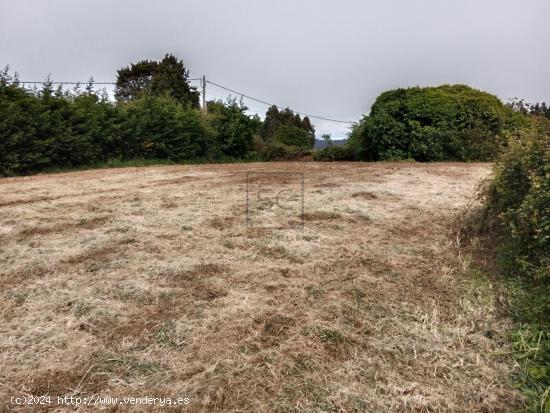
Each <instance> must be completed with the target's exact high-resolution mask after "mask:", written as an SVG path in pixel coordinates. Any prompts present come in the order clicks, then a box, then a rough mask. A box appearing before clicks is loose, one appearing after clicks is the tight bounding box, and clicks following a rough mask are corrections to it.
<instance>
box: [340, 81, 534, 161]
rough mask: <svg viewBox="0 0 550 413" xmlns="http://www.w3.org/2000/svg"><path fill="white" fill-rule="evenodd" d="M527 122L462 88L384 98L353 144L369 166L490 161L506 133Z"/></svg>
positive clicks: (429, 89)
mask: <svg viewBox="0 0 550 413" xmlns="http://www.w3.org/2000/svg"><path fill="white" fill-rule="evenodd" d="M524 123H525V119H524V118H523V117H522V116H521V115H519V114H517V113H514V112H513V111H512V110H511V109H510V108H508V107H506V106H505V105H503V104H502V102H500V100H499V99H498V98H497V97H496V96H493V95H490V94H488V93H485V92H481V91H478V90H475V89H472V88H470V87H468V86H463V85H444V86H439V87H427V88H420V87H414V88H409V89H396V90H391V91H388V92H384V93H382V94H381V95H380V96H379V97H378V98H377V99H376V102H375V103H374V105H373V106H372V109H371V112H370V115H369V116H366V117H364V118H363V119H362V120H361V121H360V122H359V123H358V124H356V125H354V127H353V128H352V132H351V135H350V140H351V141H352V142H355V143H359V145H360V147H361V151H360V152H361V155H362V157H363V158H364V159H367V160H374V161H377V160H395V159H415V160H418V161H439V160H448V159H451V160H490V159H493V158H494V157H495V156H496V155H497V153H498V151H499V149H500V148H501V146H502V145H503V143H504V142H505V139H504V132H505V130H506V129H507V128H510V129H511V128H514V127H519V126H521V125H522V124H524Z"/></svg>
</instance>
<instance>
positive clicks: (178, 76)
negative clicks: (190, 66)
mask: <svg viewBox="0 0 550 413" xmlns="http://www.w3.org/2000/svg"><path fill="white" fill-rule="evenodd" d="M188 79H189V71H188V70H186V69H185V66H184V64H183V61H181V60H178V59H177V58H176V57H174V56H173V55H171V54H167V55H165V56H164V58H163V59H162V60H161V61H159V62H157V61H154V60H141V61H139V62H137V63H132V64H131V65H130V66H127V67H123V68H122V69H120V70H119V71H118V72H117V81H116V89H115V98H116V99H117V101H119V102H129V101H132V100H135V99H139V98H140V97H142V96H144V95H145V94H148V95H152V96H161V95H168V96H170V97H172V98H173V99H174V100H176V101H177V102H179V103H181V104H182V105H184V106H191V107H194V108H198V107H199V93H198V92H197V90H196V89H195V88H194V87H191V86H190V85H189V83H188Z"/></svg>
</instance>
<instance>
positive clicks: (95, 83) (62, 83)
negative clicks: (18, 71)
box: [16, 78, 201, 85]
mask: <svg viewBox="0 0 550 413" xmlns="http://www.w3.org/2000/svg"><path fill="white" fill-rule="evenodd" d="M186 80H188V81H189V80H201V79H200V78H193V79H186ZM16 82H17V83H21V84H31V85H32V84H38V83H51V84H52V85H87V84H89V83H91V84H92V85H116V82H96V81H92V82H90V81H85V82H54V81H50V82H48V81H47V80H40V81H35V82H33V81H29V80H27V81H21V80H16Z"/></svg>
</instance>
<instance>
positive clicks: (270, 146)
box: [261, 142, 311, 161]
mask: <svg viewBox="0 0 550 413" xmlns="http://www.w3.org/2000/svg"><path fill="white" fill-rule="evenodd" d="M310 153H311V151H310V150H306V149H304V148H299V147H297V146H288V145H284V144H282V143H279V142H270V143H267V144H265V145H264V148H263V151H262V152H261V158H262V159H263V160H264V161H290V160H295V159H300V158H302V157H304V156H306V155H309V154H310Z"/></svg>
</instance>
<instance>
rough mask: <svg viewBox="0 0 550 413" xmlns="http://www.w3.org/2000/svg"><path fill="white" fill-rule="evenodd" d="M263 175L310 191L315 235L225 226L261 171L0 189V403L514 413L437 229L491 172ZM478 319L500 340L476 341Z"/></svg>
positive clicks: (498, 345)
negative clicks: (177, 401) (100, 399)
mask: <svg viewBox="0 0 550 413" xmlns="http://www.w3.org/2000/svg"><path fill="white" fill-rule="evenodd" d="M277 168H278V169H280V170H285V171H289V172H303V173H304V174H305V179H306V182H307V184H308V188H310V189H311V188H319V190H318V191H315V190H307V191H306V197H305V208H306V211H308V212H307V213H306V214H304V216H303V217H302V219H303V220H304V221H308V222H312V223H313V224H311V225H304V227H303V228H302V227H301V226H299V228H283V229H271V230H269V229H263V228H247V231H245V223H244V217H241V216H239V215H236V214H235V213H234V212H232V211H234V210H235V207H238V210H242V211H243V212H244V206H243V203H244V200H245V199H246V198H245V196H246V185H245V183H246V178H245V177H246V172H247V171H250V170H256V171H265V172H271V171H272V169H273V164H262V163H256V164H246V165H241V164H227V165H200V166H182V165H176V166H154V167H146V168H124V169H117V170H108V169H107V170H98V171H88V172H85V173H83V172H75V173H70V174H57V175H42V176H36V177H28V178H24V179H23V178H9V179H6V180H0V181H1V182H0V199H2V202H3V205H4V206H6V205H9V208H6V209H4V210H3V212H4V213H3V214H1V215H0V230H1V234H2V241H3V242H2V245H1V246H0V262H2V267H1V268H0V283H1V284H2V285H1V286H2V288H3V293H2V294H0V310H1V311H0V312H1V317H2V322H1V323H0V398H2V399H5V398H6V397H8V396H9V395H11V394H12V393H13V392H14V391H15V390H17V391H25V392H33V393H34V394H52V395H55V394H56V393H57V394H70V393H72V392H74V391H77V392H78V394H79V395H82V396H83V395H91V394H100V395H113V396H119V397H121V396H138V395H157V394H158V395H163V396H171V397H176V396H179V395H184V396H185V397H189V398H190V400H191V405H190V406H189V407H188V408H186V409H187V410H186V411H189V412H201V411H224V412H226V411H234V412H236V411H247V412H272V411H274V412H288V411H296V412H299V411H300V412H306V411H309V412H324V411H334V412H336V411H349V412H365V411H372V412H379V411H380V412H383V411H384V412H385V411H392V412H393V411H396V412H405V411H419V412H439V411H441V412H443V411H449V412H462V411H485V412H499V411H509V410H511V409H514V408H516V407H518V408H519V407H521V402H520V397H519V396H518V392H517V390H515V388H514V387H513V386H512V385H511V383H510V380H509V376H508V374H509V373H510V371H511V370H512V368H513V366H510V365H509V364H508V362H507V360H505V359H503V358H499V357H494V356H493V355H494V354H495V353H500V352H506V351H508V348H507V345H506V339H505V337H506V320H504V319H503V318H502V315H501V314H500V313H499V312H498V308H497V307H496V304H495V303H496V297H494V296H493V295H492V294H493V290H492V289H476V290H475V294H474V293H471V292H470V291H469V289H468V288H467V285H468V283H467V281H466V280H465V277H464V275H463V274H464V269H465V268H467V260H465V259H464V257H458V258H457V257H456V254H455V253H454V251H455V250H454V249H453V248H452V245H453V243H456V239H454V238H452V237H451V234H450V232H449V231H447V225H448V223H449V222H450V221H451V220H452V217H453V214H454V212H453V211H456V210H457V209H460V208H463V207H465V206H466V205H467V204H468V199H469V196H470V195H471V194H472V193H473V192H474V191H475V188H476V186H477V185H478V182H479V181H480V180H481V179H483V178H484V177H486V176H487V175H488V174H489V165H487V164H475V163H471V164H436V163H434V164H430V165H428V166H427V165H417V164H408V163H383V164H378V163H338V162H334V163H326V164H319V163H292V162H289V163H284V162H283V163H277ZM449 168H452V170H453V173H452V174H450V175H449V174H447V173H446V172H445V171H446V170H447V169H449ZM174 174H177V175H174ZM262 179H264V181H263V180H262ZM296 179H297V178H296V176H292V175H291V176H284V175H276V174H267V175H266V176H265V177H262V176H259V175H258V176H256V177H253V180H252V182H253V183H258V184H262V183H263V182H265V183H266V184H268V185H269V184H273V185H284V184H289V183H292V182H296ZM457 182H458V183H459V185H457ZM366 184H368V186H366ZM434 187H437V191H434ZM82 188H87V189H88V191H87V192H82ZM144 188H146V189H144ZM322 188H331V189H330V190H326V191H325V190H321V189H322ZM175 189H177V194H176V193H174V190H175ZM365 189H366V190H367V191H365ZM15 190H17V191H20V192H19V193H17V194H16V193H15V192H13V191H15ZM102 193H103V195H97V194H102ZM45 195H47V196H45ZM15 196H25V199H19V200H17V199H14V198H15ZM375 196H376V197H377V198H375ZM180 199H181V200H183V201H187V202H186V203H185V205H183V204H182V206H181V207H180V208H178V205H179V200H180ZM360 199H366V200H372V202H369V203H368V211H367V210H366V208H361V205H359V204H358V201H359V200H360ZM43 201H47V202H44V203H43V204H40V202H43ZM191 201H192V202H191ZM6 202H7V204H6ZM34 203H36V205H33V204H34ZM176 204H177V205H176ZM97 205H100V207H98V206H97ZM159 206H160V207H161V208H159ZM67 211H69V212H70V216H71V217H73V216H76V217H81V218H82V220H81V221H77V220H76V219H75V220H70V219H69V218H67V215H68V214H67ZM325 211H335V212H325ZM272 212H273V211H267V210H265V211H264V210H260V209H259V210H258V211H257V213H258V216H259V222H263V221H262V220H261V219H262V216H261V214H263V213H266V214H268V213H272ZM99 214H101V217H99ZM367 214H368V215H367ZM366 217H367V218H369V219H366ZM434 217H435V219H434ZM292 218H293V217H291V216H289V217H285V220H290V219H292ZM241 219H242V220H243V225H242V231H240V228H239V227H238V225H239V222H240V220H241ZM295 220H296V221H298V219H297V218H296V219H295ZM28 222H32V223H39V224H36V225H34V227H29V228H28V229H25V228H22V224H21V223H28ZM111 222H112V223H116V225H110V224H109V223H111ZM367 223H368V224H367ZM105 226H108V228H107V230H105V228H104V227H105ZM22 229H23V231H22V233H21V234H19V232H18V231H20V230H22ZM60 234H66V236H60ZM4 241H5V242H4ZM487 325H491V326H495V327H492V328H491V331H497V332H498V334H494V335H491V336H490V337H489V336H487V335H485V334H484V332H483V329H480V328H477V327H476V326H487ZM137 410H139V409H136V411H137Z"/></svg>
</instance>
